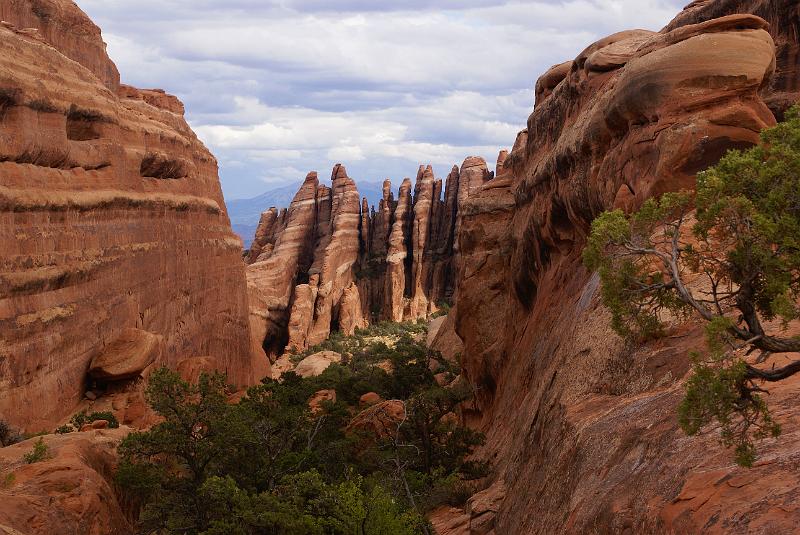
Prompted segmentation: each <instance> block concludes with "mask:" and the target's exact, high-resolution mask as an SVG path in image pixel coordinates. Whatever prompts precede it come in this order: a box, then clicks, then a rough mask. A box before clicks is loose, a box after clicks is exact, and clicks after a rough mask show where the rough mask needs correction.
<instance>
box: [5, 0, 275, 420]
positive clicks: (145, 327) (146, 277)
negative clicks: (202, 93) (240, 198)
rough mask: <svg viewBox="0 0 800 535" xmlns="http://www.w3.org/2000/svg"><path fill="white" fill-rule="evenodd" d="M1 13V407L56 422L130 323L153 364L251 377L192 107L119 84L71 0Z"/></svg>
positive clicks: (235, 261)
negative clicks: (195, 363)
mask: <svg viewBox="0 0 800 535" xmlns="http://www.w3.org/2000/svg"><path fill="white" fill-rule="evenodd" d="M0 18H1V19H3V20H4V21H6V24H4V25H0V228H2V229H3V232H0V251H2V252H3V253H2V255H0V340H2V342H0V414H3V416H4V417H5V418H8V419H9V420H11V421H12V422H13V423H14V424H19V425H21V426H23V427H25V428H26V429H30V430H40V429H42V428H51V426H52V424H53V423H55V422H57V421H58V420H60V419H61V418H62V417H64V416H66V415H68V414H70V413H71V411H72V409H73V408H74V407H75V406H76V405H77V403H78V402H79V401H80V399H81V398H82V397H83V390H84V385H85V382H86V379H85V374H86V371H87V368H88V367H89V364H90V362H92V360H93V359H94V358H96V357H97V358H102V357H101V355H102V354H104V352H105V351H106V349H108V348H109V347H112V348H113V345H114V343H115V341H116V340H119V339H120V337H121V336H124V333H125V332H126V330H127V329H136V330H139V331H141V332H142V333H147V334H143V337H161V339H162V342H161V346H162V347H161V350H160V353H159V356H158V357H156V358H155V362H156V363H157V364H159V365H161V364H163V365H168V366H171V367H175V366H176V365H177V363H178V361H179V360H180V359H183V358H186V357H191V356H196V355H209V356H212V357H215V358H218V359H219V361H220V363H221V364H222V366H223V368H224V370H225V371H226V372H227V373H228V374H229V376H230V379H231V381H232V382H235V383H237V384H247V383H249V382H251V381H253V380H256V379H257V377H254V375H255V374H254V373H253V371H252V370H253V369H254V367H256V366H260V367H261V368H262V372H263V368H265V367H266V366H267V365H268V363H267V362H266V359H265V358H264V357H263V352H262V354H261V355H260V356H259V355H255V354H253V353H251V348H250V342H249V340H250V336H249V326H248V321H247V295H246V291H245V286H244V283H243V281H244V267H243V265H242V262H241V242H240V240H238V239H237V238H236V237H235V235H234V234H233V232H232V231H231V228H230V223H229V221H228V217H227V214H226V212H225V205H224V202H223V198H222V193H221V190H220V184H219V179H218V176H217V163H216V160H215V159H214V158H213V156H212V155H211V154H210V153H209V152H208V150H207V149H206V148H205V147H204V146H203V144H202V143H201V142H200V141H199V140H198V139H197V137H196V136H195V134H194V133H193V132H192V131H191V129H190V128H189V126H188V125H187V123H186V121H185V120H184V118H183V115H182V112H183V106H182V105H181V104H180V102H179V101H178V100H177V99H176V98H175V97H172V96H169V95H167V94H165V93H164V92H163V91H160V90H137V89H135V88H132V87H128V86H120V84H119V76H118V74H117V72H116V68H115V67H114V65H113V63H112V62H111V60H110V59H109V58H108V56H107V55H106V54H105V44H104V43H103V41H102V39H101V38H100V31H99V29H97V27H96V26H95V25H94V24H92V23H91V21H90V20H89V19H88V18H87V17H86V16H85V15H84V14H83V12H81V11H80V9H78V8H77V6H76V5H75V4H74V3H73V2H70V1H66V0H36V1H15V0H11V1H8V2H2V3H0ZM21 28H38V29H39V31H33V30H23V29H21ZM151 356H152V355H151ZM151 356H147V355H145V356H143V357H142V358H143V359H144V360H150V358H151ZM135 367H139V365H138V364H137V365H136V366H135ZM123 368H124V365H123ZM128 371H130V370H128ZM124 375H127V371H126V373H125V374H124Z"/></svg>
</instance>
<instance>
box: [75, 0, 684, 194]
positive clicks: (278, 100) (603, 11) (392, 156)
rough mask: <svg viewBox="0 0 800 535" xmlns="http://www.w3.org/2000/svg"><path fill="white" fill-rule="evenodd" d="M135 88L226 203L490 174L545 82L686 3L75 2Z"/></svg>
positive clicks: (580, 0)
mask: <svg viewBox="0 0 800 535" xmlns="http://www.w3.org/2000/svg"><path fill="white" fill-rule="evenodd" d="M77 3H78V5H79V6H80V7H81V8H82V9H83V10H84V11H86V12H87V13H88V14H89V15H90V17H91V18H92V19H93V20H94V21H95V22H96V23H97V24H98V25H99V26H100V27H101V28H102V30H103V37H104V39H105V41H106V42H107V43H108V51H109V55H110V56H111V58H112V59H113V60H114V61H115V62H116V64H117V66H118V67H119V70H120V72H121V74H122V81H123V82H124V83H127V84H131V85H134V86H137V87H140V88H162V89H165V90H166V91H167V92H169V93H172V94H175V95H177V96H178V97H179V98H180V99H181V100H183V102H184V103H185V105H186V110H187V119H188V121H189V123H190V124H191V126H192V127H193V128H194V130H195V131H196V132H197V134H198V136H200V138H201V139H202V140H203V142H204V143H205V144H206V145H207V146H208V147H209V149H211V151H212V152H213V153H214V155H215V156H216V157H217V159H218V160H219V164H220V177H221V180H222V188H223V192H224V194H225V198H226V199H228V200H232V199H240V198H249V197H254V196H256V195H259V194H260V193H263V192H264V191H267V190H269V189H271V188H274V187H279V186H285V185H287V184H290V183H299V182H300V181H301V180H302V179H303V178H304V177H305V175H306V173H307V172H309V171H312V170H315V171H318V172H319V173H320V176H321V177H328V176H329V173H330V169H331V168H332V167H333V165H334V164H335V163H343V164H345V166H346V167H347V169H348V174H349V175H350V176H351V177H353V178H355V179H356V180H357V181H370V182H374V181H380V180H383V179H384V178H391V179H392V181H393V183H394V185H395V186H399V182H400V180H402V178H403V177H406V176H410V177H412V178H413V177H414V176H415V175H416V170H417V167H418V166H419V165H420V164H432V165H433V166H434V170H435V172H436V174H437V176H439V177H441V176H446V174H447V172H448V170H449V169H450V167H452V165H454V164H458V165H460V164H461V162H462V161H463V160H464V158H465V157H467V156H471V155H476V156H483V157H484V158H486V160H487V161H488V162H489V164H490V166H491V165H493V164H494V161H495V159H496V158H497V153H498V152H499V150H500V149H502V148H509V147H510V145H511V144H513V142H514V139H515V137H516V134H517V132H518V131H519V130H521V129H522V128H524V127H525V123H526V121H527V117H528V115H529V114H530V112H531V111H532V109H533V98H534V95H533V88H534V86H535V83H536V79H537V78H538V77H539V76H540V75H541V74H542V73H543V72H545V71H546V70H547V69H548V68H549V67H550V66H551V65H554V64H557V63H561V62H563V61H566V60H569V59H573V58H574V57H575V56H576V55H577V54H578V53H579V52H580V51H581V50H583V49H584V48H585V47H586V46H587V45H589V44H591V43H592V42H593V41H595V40H597V39H599V38H601V37H604V36H606V35H609V34H612V33H614V32H617V31H620V30H626V29H632V28H645V29H652V30H658V29H661V28H662V27H663V26H665V25H666V24H667V22H669V20H671V19H672V18H673V17H674V16H675V15H676V14H677V13H678V11H679V10H680V9H681V7H682V6H683V5H684V4H685V3H688V0H531V1H523V0H513V1H506V0H404V1H382V0H136V1H132V0H77Z"/></svg>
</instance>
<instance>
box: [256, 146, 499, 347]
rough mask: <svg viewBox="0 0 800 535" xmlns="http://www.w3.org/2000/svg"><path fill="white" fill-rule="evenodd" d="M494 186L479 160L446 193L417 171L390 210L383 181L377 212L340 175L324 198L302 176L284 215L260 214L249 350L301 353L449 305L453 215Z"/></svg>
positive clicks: (423, 170) (455, 173)
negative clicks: (338, 334) (338, 335)
mask: <svg viewBox="0 0 800 535" xmlns="http://www.w3.org/2000/svg"><path fill="white" fill-rule="evenodd" d="M492 177H493V173H491V172H489V171H488V169H487V166H486V162H485V161H484V160H483V159H482V158H468V159H467V160H466V161H465V162H464V165H463V166H462V168H461V169H459V168H458V167H454V168H453V170H452V171H451V172H450V174H449V175H448V177H447V180H446V183H444V184H443V182H442V181H441V180H437V179H436V177H435V176H434V175H433V169H432V168H431V167H430V166H427V167H426V166H422V167H420V168H419V172H418V173H417V178H416V183H415V184H414V185H413V189H412V182H411V180H410V179H406V180H404V181H403V183H402V185H401V186H400V190H399V193H398V196H397V200H395V199H394V196H393V194H392V185H391V182H389V181H388V180H387V181H386V182H385V183H384V187H383V199H381V201H380V203H379V204H378V207H377V210H376V209H375V208H374V207H373V208H372V209H370V208H369V206H368V204H367V202H366V199H362V200H361V201H359V194H358V190H357V188H356V184H355V182H354V181H353V180H352V179H351V178H350V177H348V176H347V172H346V170H345V168H344V167H343V166H341V165H337V166H336V167H335V168H334V170H333V174H332V178H331V185H332V187H331V188H327V187H326V186H320V185H319V182H318V180H317V178H316V174H314V173H312V174H311V175H309V177H308V178H307V179H306V182H305V183H304V184H303V186H302V187H301V188H300V191H299V192H298V193H297V196H296V197H295V199H294V201H293V202H292V204H291V206H290V207H289V209H288V212H287V211H284V212H281V213H279V212H278V210H277V209H275V208H271V209H269V210H267V211H265V212H264V213H263V215H262V217H261V223H260V224H259V227H258V230H257V231H256V236H255V239H254V241H253V245H252V247H251V249H250V251H249V252H248V255H247V260H248V264H249V265H248V268H247V272H248V281H249V285H250V292H251V298H250V304H251V326H252V332H253V333H254V338H253V340H254V346H258V345H262V346H263V347H264V349H265V350H266V351H267V353H268V354H270V355H272V356H273V357H274V356H276V355H279V354H281V353H282V352H283V351H284V349H286V348H288V349H289V350H292V351H301V350H304V349H306V348H308V347H310V346H314V345H316V344H318V343H320V342H322V341H324V340H325V339H326V338H327V337H328V336H329V335H330V333H331V331H335V330H341V331H342V332H344V333H346V334H353V332H354V331H355V329H356V328H360V327H365V326H366V325H368V324H369V323H371V322H373V321H377V320H384V319H386V320H392V321H403V320H407V319H414V318H419V317H425V316H427V315H428V314H429V313H431V312H433V311H435V310H436V309H437V306H438V304H439V303H441V302H443V301H452V299H453V293H454V291H455V270H456V267H455V266H456V254H457V253H456V251H457V242H456V239H455V236H456V231H457V227H458V225H459V215H458V214H459V206H461V205H462V204H464V203H466V201H467V199H468V198H469V195H470V192H471V191H475V190H476V189H477V188H479V187H480V186H482V185H483V184H484V183H485V182H486V181H488V180H490V179H491V178H492ZM462 185H463V187H462ZM443 188H444V191H443Z"/></svg>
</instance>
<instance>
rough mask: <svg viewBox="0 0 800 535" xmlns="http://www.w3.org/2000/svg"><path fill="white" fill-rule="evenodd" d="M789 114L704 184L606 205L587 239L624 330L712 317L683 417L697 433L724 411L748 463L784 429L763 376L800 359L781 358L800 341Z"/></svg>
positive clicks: (725, 435)
mask: <svg viewBox="0 0 800 535" xmlns="http://www.w3.org/2000/svg"><path fill="white" fill-rule="evenodd" d="M786 117H787V120H786V121H785V122H783V123H781V124H779V125H777V126H775V127H773V128H770V129H767V130H765V131H764V132H763V133H762V136H761V138H762V143H761V144H760V145H759V146H757V147H754V148H752V149H749V150H747V151H731V152H729V153H728V154H727V155H726V156H725V157H724V158H722V160H721V161H720V162H719V164H717V165H716V166H714V167H712V168H710V169H708V170H707V171H705V172H702V173H700V174H699V175H698V176H697V187H696V192H694V193H693V192H678V193H668V194H665V195H663V196H662V197H661V198H660V199H650V200H648V201H647V202H645V203H644V205H643V206H642V207H641V209H640V210H639V211H637V212H636V213H634V214H632V215H630V216H626V215H625V214H624V213H623V212H621V211H619V210H617V211H613V212H605V213H603V214H601V215H600V216H599V217H598V218H597V219H596V220H595V221H594V222H593V224H592V229H591V235H590V237H589V240H588V244H587V247H586V249H585V251H584V261H585V263H586V265H587V267H589V268H590V269H593V270H597V271H598V273H599V275H600V279H601V282H602V290H601V292H602V299H603V302H604V303H605V305H606V306H607V307H608V308H609V309H610V310H611V314H612V321H613V327H614V329H615V330H616V331H617V332H618V333H619V334H621V335H622V336H625V337H626V338H629V339H633V340H639V341H641V340H645V339H647V338H650V337H653V336H658V335H659V334H661V332H662V331H663V325H664V322H665V320H666V319H667V318H670V317H672V318H675V317H684V318H688V317H690V316H695V317H699V318H701V319H702V320H704V321H705V322H707V326H706V327H707V328H706V333H707V336H706V338H707V348H705V350H704V351H702V352H698V353H696V354H695V355H694V356H693V360H694V373H693V375H692V377H691V379H690V380H689V381H688V383H687V385H686V397H685V399H684V401H683V402H682V404H681V406H680V408H679V417H680V423H681V426H682V427H683V429H684V430H685V431H686V432H687V433H688V434H690V435H693V434H696V433H698V432H699V431H700V429H701V428H702V427H704V426H705V425H707V424H709V423H711V422H712V421H716V422H718V423H719V424H720V426H721V433H722V441H723V443H724V444H725V445H726V446H730V447H733V448H735V453H736V459H737V461H738V462H739V463H740V464H742V465H745V466H750V465H752V463H753V461H754V460H755V454H756V452H755V441H756V440H759V439H762V438H765V437H768V436H777V435H778V434H779V433H780V427H779V425H778V424H777V423H776V422H775V421H774V420H773V419H772V417H771V416H770V413H769V410H768V407H767V404H766V402H765V400H764V397H763V394H765V393H767V392H766V391H765V390H764V388H763V385H764V383H765V382H776V381H781V380H784V379H786V378H787V377H790V376H791V375H794V374H795V373H797V372H798V371H800V360H790V362H789V363H788V364H782V365H778V364H777V362H776V361H775V360H771V359H774V356H775V355H777V354H788V353H797V352H800V339H798V338H797V337H793V336H788V335H786V334H785V332H786V328H787V327H788V325H789V323H790V322H792V321H794V320H797V319H799V318H800V308H798V299H799V298H800V109H798V108H794V109H792V110H791V111H790V112H788V113H787V115H786Z"/></svg>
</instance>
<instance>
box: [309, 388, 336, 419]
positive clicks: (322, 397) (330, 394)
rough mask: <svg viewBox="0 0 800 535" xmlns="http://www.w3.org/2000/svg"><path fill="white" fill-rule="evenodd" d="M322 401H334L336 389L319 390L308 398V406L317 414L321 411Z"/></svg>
mask: <svg viewBox="0 0 800 535" xmlns="http://www.w3.org/2000/svg"><path fill="white" fill-rule="evenodd" d="M324 403H336V390H320V391H319V392H316V393H315V394H314V395H313V396H311V398H310V399H309V400H308V407H309V408H310V409H311V413H312V414H319V413H320V412H322V411H323V409H324V407H323V404H324Z"/></svg>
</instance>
